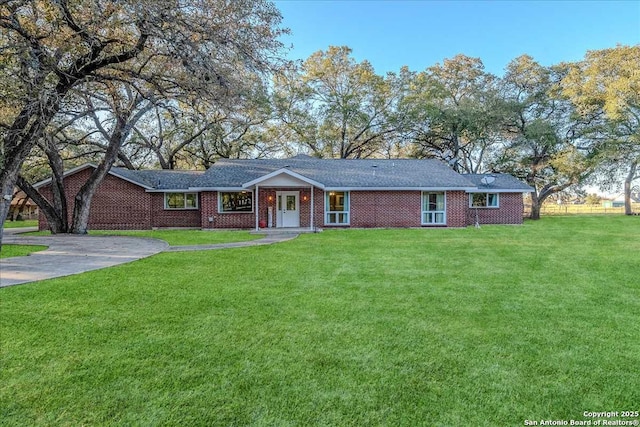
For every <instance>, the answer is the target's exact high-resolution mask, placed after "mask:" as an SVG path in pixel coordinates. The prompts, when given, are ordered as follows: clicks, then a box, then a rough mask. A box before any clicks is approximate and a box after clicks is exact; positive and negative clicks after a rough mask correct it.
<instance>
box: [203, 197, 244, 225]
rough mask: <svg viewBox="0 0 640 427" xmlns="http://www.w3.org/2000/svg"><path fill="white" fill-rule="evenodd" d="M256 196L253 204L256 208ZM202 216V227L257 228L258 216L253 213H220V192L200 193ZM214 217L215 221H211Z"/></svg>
mask: <svg viewBox="0 0 640 427" xmlns="http://www.w3.org/2000/svg"><path fill="white" fill-rule="evenodd" d="M255 204H256V201H255V196H254V200H253V206H254V209H255ZM200 218H201V223H200V224H201V227H202V228H255V226H256V217H255V214H254V213H253V212H251V213H219V212H218V192H217V191H204V192H202V193H200ZM209 218H213V222H209Z"/></svg>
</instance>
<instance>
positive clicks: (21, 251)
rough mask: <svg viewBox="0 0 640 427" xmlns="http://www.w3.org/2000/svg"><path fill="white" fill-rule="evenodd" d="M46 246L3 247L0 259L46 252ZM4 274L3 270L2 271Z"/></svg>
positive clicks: (0, 272) (0, 271) (0, 251)
mask: <svg viewBox="0 0 640 427" xmlns="http://www.w3.org/2000/svg"><path fill="white" fill-rule="evenodd" d="M45 249H47V247H46V246H40V245H2V249H1V250H0V258H11V257H14V256H27V255H29V254H31V253H33V252H39V251H44V250H45ZM0 274H2V270H0Z"/></svg>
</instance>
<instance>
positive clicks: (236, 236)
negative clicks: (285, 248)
mask: <svg viewBox="0 0 640 427" xmlns="http://www.w3.org/2000/svg"><path fill="white" fill-rule="evenodd" d="M89 234H95V235H108V236H134V237H150V238H153V239H160V240H164V241H166V242H167V243H169V244H170V245H171V246H187V245H213V244H217V243H229V242H244V241H247V240H255V239H261V238H263V237H264V236H263V235H258V234H250V233H249V232H248V231H203V230H143V231H120V230H119V231H102V230H92V231H90V232H89Z"/></svg>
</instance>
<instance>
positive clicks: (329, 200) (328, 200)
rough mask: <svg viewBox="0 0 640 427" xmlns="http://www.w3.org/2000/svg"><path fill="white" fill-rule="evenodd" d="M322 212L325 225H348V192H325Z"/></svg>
mask: <svg viewBox="0 0 640 427" xmlns="http://www.w3.org/2000/svg"><path fill="white" fill-rule="evenodd" d="M324 211H325V216H324V223H325V224H326V225H349V192H348V191H329V192H326V193H325V205H324Z"/></svg>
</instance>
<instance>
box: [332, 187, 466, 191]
mask: <svg viewBox="0 0 640 427" xmlns="http://www.w3.org/2000/svg"><path fill="white" fill-rule="evenodd" d="M469 189H470V188H469V187H356V186H354V187H329V186H327V187H326V188H324V190H325V191H468V190H469Z"/></svg>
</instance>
